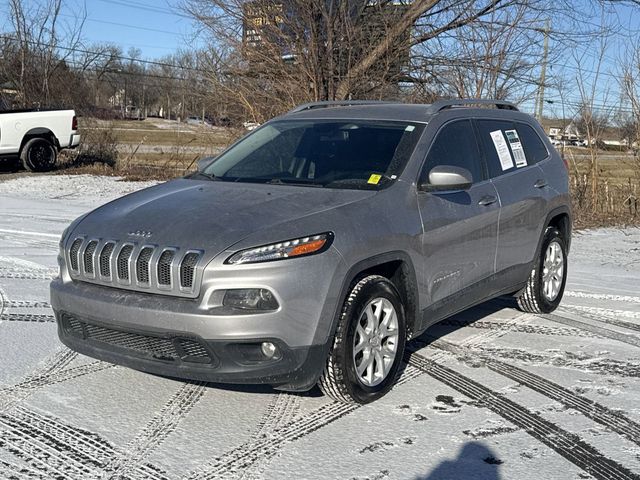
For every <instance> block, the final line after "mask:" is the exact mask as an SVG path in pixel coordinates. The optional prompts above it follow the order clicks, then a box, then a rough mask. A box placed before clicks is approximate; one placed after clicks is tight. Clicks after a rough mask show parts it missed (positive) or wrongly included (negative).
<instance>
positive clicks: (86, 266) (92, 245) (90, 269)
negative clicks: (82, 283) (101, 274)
mask: <svg viewBox="0 0 640 480" xmlns="http://www.w3.org/2000/svg"><path fill="white" fill-rule="evenodd" d="M97 248H98V241H97V240H91V241H89V243H87V247H86V248H85V250H84V253H83V254H82V268H83V270H84V273H86V274H87V275H91V276H94V275H95V268H94V266H95V265H94V258H93V256H94V254H95V253H96V249H97Z"/></svg>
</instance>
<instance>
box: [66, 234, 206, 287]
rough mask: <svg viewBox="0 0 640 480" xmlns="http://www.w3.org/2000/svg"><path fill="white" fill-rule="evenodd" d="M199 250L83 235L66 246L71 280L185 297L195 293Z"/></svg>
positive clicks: (198, 278) (197, 280) (198, 277)
mask: <svg viewBox="0 0 640 480" xmlns="http://www.w3.org/2000/svg"><path fill="white" fill-rule="evenodd" d="M202 254H203V252H202V251H201V250H182V249H179V248H175V247H160V246H157V245H140V244H136V243H133V242H119V241H116V240H110V239H95V238H85V237H79V238H75V239H74V240H73V241H72V242H71V243H70V246H69V248H68V249H67V250H66V257H67V265H68V266H69V274H70V275H71V278H72V279H74V280H79V281H83V282H91V283H97V284H100V285H106V286H112V287H117V288H124V289H127V290H137V291H143V292H150V293H162V294H166V295H175V296H179V297H189V298H194V297H197V296H198V293H199V292H198V291H197V290H198V288H197V287H198V285H199V283H198V282H199V281H200V275H201V274H202V272H201V269H198V263H199V262H200V260H201V259H202V256H203V255H202Z"/></svg>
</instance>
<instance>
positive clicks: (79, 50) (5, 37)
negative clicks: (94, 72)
mask: <svg viewBox="0 0 640 480" xmlns="http://www.w3.org/2000/svg"><path fill="white" fill-rule="evenodd" d="M0 39H3V40H9V41H18V40H17V39H16V38H15V37H12V36H9V35H0ZM23 41H24V42H25V43H29V44H31V45H36V46H40V47H49V48H56V49H59V50H64V51H67V52H73V53H84V54H87V55H95V56H96V57H107V58H116V59H118V60H125V61H128V62H135V63H141V64H145V65H155V66H160V67H170V68H176V69H179V70H187V71H192V72H199V73H208V72H207V71H206V70H203V69H200V68H195V67H187V66H184V65H175V64H172V63H167V62H158V61H154V60H141V59H138V58H132V57H126V56H123V55H115V54H113V53H110V52H95V51H91V50H85V49H82V48H77V47H75V48H72V47H63V46H61V45H53V44H50V43H44V42H36V41H33V40H23Z"/></svg>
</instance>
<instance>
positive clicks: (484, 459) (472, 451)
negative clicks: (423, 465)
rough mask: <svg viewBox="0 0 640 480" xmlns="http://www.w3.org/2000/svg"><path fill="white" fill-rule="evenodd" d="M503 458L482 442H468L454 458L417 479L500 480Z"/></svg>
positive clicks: (416, 479)
mask: <svg viewBox="0 0 640 480" xmlns="http://www.w3.org/2000/svg"><path fill="white" fill-rule="evenodd" d="M502 463H503V462H502V460H500V459H498V458H497V457H496V456H495V455H494V453H493V452H492V451H491V449H489V448H488V447H486V446H485V445H483V444H482V443H480V442H468V443H465V444H464V446H463V447H462V448H461V449H460V451H459V452H458V456H457V457H456V458H455V459H453V460H445V461H444V462H442V463H440V464H439V465H438V466H436V467H435V468H434V469H433V470H431V471H430V472H427V473H426V474H425V475H422V476H418V477H415V480H452V479H464V480H472V479H478V480H480V479H482V480H500V478H501V477H500V472H499V468H500V465H501V464H502Z"/></svg>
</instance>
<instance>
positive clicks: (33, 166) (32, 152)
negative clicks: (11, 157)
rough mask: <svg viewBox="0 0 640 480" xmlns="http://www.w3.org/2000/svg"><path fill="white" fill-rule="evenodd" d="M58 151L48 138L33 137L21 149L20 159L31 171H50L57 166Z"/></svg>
mask: <svg viewBox="0 0 640 480" xmlns="http://www.w3.org/2000/svg"><path fill="white" fill-rule="evenodd" d="M57 158H58V152H57V150H56V147H54V146H53V145H52V144H51V142H49V140H47V139H46V138H32V139H31V140H29V141H28V142H27V143H26V144H25V146H24V147H22V150H21V151H20V160H21V161H22V165H23V166H24V168H25V169H27V170H29V171H30V172H48V171H49V170H52V169H53V168H54V167H55V166H56V160H57Z"/></svg>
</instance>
